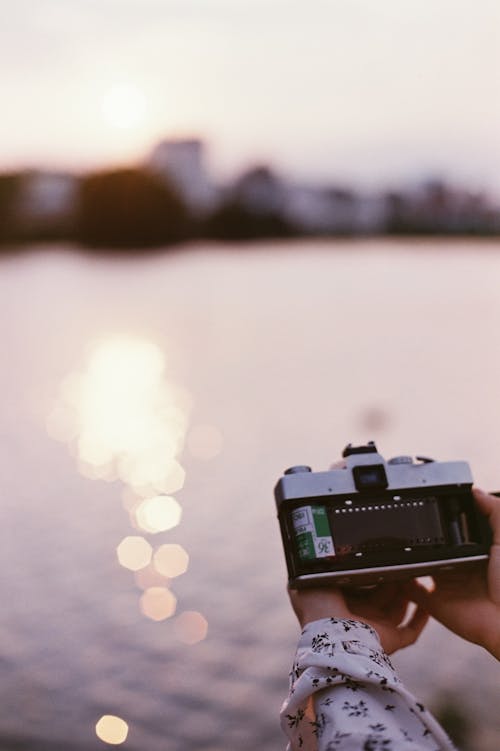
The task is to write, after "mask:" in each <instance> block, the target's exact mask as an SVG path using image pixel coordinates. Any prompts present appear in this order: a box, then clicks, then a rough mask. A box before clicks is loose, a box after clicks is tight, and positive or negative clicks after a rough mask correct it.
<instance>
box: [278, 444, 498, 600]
mask: <svg viewBox="0 0 500 751" xmlns="http://www.w3.org/2000/svg"><path fill="white" fill-rule="evenodd" d="M342 456H343V458H344V462H345V466H343V467H342V468H338V469H331V470H329V471H328V472H312V470H311V468H310V467H306V466H295V467H291V468H290V469H287V470H286V472H285V473H284V476H283V477H281V478H280V480H279V481H278V483H277V485H276V487H275V490H274V495H275V499H276V506H277V510H278V519H279V522H280V529H281V535H282V540H283V546H284V550H285V557H286V563H287V569H288V579H289V585H290V586H291V587H292V588H294V589H302V588H305V587H318V586H323V585H325V586H326V585H329V584H336V585H339V586H353V587H358V586H365V585H374V584H378V583H380V582H383V581H390V580H393V579H402V578H411V577H416V576H425V575H427V574H432V573H436V572H437V571H441V570H449V569H453V568H455V567H457V566H462V565H465V564H471V563H474V562H477V561H482V560H486V559H487V558H488V551H489V548H490V545H491V530H490V527H489V525H488V522H487V520H486V519H485V518H484V517H483V516H482V514H481V513H480V512H479V511H478V510H477V508H476V505H475V502H474V498H473V496H472V475H471V470H470V467H469V465H468V463H467V462H465V461H451V462H438V461H434V460H433V459H429V458H427V457H420V456H419V457H416V458H415V459H413V458H412V457H411V456H396V457H394V458H392V459H389V460H388V461H385V460H384V458H383V457H382V456H381V455H380V454H379V453H378V451H377V448H376V446H375V443H374V442H373V441H370V442H369V443H367V444H366V445H363V446H352V445H351V444H349V445H348V446H346V448H345V449H344V451H343V454H342Z"/></svg>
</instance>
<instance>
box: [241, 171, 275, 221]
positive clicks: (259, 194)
mask: <svg viewBox="0 0 500 751" xmlns="http://www.w3.org/2000/svg"><path fill="white" fill-rule="evenodd" d="M231 193H232V196H233V199H234V200H236V201H237V202H238V203H239V204H240V205H241V206H243V207H244V208H245V209H247V210H248V211H251V212H253V213H255V214H260V215H266V214H274V215H280V214H282V213H283V211H284V209H285V205H286V188H285V185H284V184H283V183H282V181H281V180H280V179H279V178H278V177H277V175H276V174H275V173H274V172H273V171H272V170H271V169H270V168H269V167H265V166H259V167H252V168H251V169H249V170H247V172H244V173H243V175H241V177H240V178H239V179H238V180H237V181H236V183H235V184H234V185H233V186H232V188H231Z"/></svg>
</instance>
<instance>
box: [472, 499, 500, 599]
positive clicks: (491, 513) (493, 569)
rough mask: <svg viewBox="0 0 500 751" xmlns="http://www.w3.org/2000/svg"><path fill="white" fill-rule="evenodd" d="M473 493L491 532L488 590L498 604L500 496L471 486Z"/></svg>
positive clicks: (499, 596)
mask: <svg viewBox="0 0 500 751" xmlns="http://www.w3.org/2000/svg"><path fill="white" fill-rule="evenodd" d="M473 494H474V499H475V501H476V503H477V505H478V507H479V509H480V511H482V513H483V514H484V515H485V516H486V517H487V518H488V521H489V523H490V526H491V529H492V532H493V544H492V546H491V549H490V560H489V562H488V591H489V593H490V597H491V599H492V600H493V602H494V603H496V604H497V605H500V498H497V497H496V496H494V495H491V493H485V491H484V490H479V488H473Z"/></svg>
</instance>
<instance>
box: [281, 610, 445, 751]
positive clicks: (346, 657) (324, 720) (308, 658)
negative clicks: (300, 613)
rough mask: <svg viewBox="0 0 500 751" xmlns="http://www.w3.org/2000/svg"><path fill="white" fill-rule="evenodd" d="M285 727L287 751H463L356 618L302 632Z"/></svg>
mask: <svg viewBox="0 0 500 751" xmlns="http://www.w3.org/2000/svg"><path fill="white" fill-rule="evenodd" d="M281 727H282V728H283V730H284V732H285V734H286V735H287V736H288V738H289V741H290V743H289V745H288V747H287V751H297V750H298V749H301V751H456V748H455V746H454V745H453V744H452V742H451V741H450V739H449V738H448V736H447V735H446V733H445V731H444V730H443V728H442V727H441V726H440V725H439V723H438V722H437V721H436V720H435V719H434V717H433V716H432V715H431V714H430V713H429V712H428V711H427V710H426V709H425V707H424V706H423V705H422V704H421V703H420V702H418V701H417V700H416V699H415V697H414V696H413V695H412V694H411V693H410V692H409V691H408V690H407V689H406V688H405V687H404V686H403V684H402V683H401V681H400V680H399V678H398V677H397V675H396V673H395V672H394V668H393V666H392V664H391V661H390V660H389V658H388V656H387V655H386V654H385V652H384V651H383V649H382V647H381V644H380V640H379V638H378V635H377V633H376V632H375V631H374V630H373V629H372V628H371V627H370V626H368V625H367V624H366V623H360V622H359V621H354V620H348V619H338V618H323V619H322V620H319V621H314V622H313V623H309V624H308V625H307V626H306V627H305V628H304V630H303V631H302V634H301V636H300V640H299V644H298V648H297V654H296V657H295V662H294V664H293V667H292V672H291V673H290V693H289V695H288V697H287V699H286V701H285V703H284V704H283V708H282V710H281Z"/></svg>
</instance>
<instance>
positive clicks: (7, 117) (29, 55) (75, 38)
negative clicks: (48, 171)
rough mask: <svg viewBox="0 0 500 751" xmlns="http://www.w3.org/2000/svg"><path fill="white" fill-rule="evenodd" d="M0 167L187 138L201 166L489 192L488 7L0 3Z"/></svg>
mask: <svg viewBox="0 0 500 751" xmlns="http://www.w3.org/2000/svg"><path fill="white" fill-rule="evenodd" d="M2 7H3V11H4V13H3V15H4V19H3V23H2V24H1V28H0V90H1V92H2V116H1V118H0V168H2V169H8V168H12V167H16V168H17V167H24V166H34V165H38V166H53V167H58V168H70V169H86V168H89V167H94V166H97V165H104V164H116V163H121V162H131V161H134V160H137V159H140V158H142V157H143V156H144V155H145V154H146V153H147V152H148V151H149V149H150V148H151V146H152V145H153V144H154V143H155V142H156V141H157V140H158V139H160V138H163V137H169V136H182V135H199V136H202V137H204V138H205V139H206V140H207V143H208V144H209V157H210V166H211V168H212V170H213V173H214V174H215V175H218V176H227V175H229V174H233V173H234V172H236V171H238V170H239V169H241V168H243V167H245V166H247V165H248V164H249V163H252V162H255V161H262V160H265V161H269V162H271V163H272V164H274V165H275V166H276V167H277V168H278V169H280V170H281V171H283V172H284V173H285V174H288V175H290V176H293V175H296V176H301V177H311V178H314V179H324V178H327V177H331V178H336V179H341V180H352V181H354V182H358V183H359V184H365V185H376V184H380V183H384V182H385V183H387V182H390V181H399V182H401V181H405V180H411V179H413V178H415V177H416V178H418V177H422V176H428V175H432V176H438V175H440V176H443V177H445V178H450V179H457V180H460V181H462V182H467V183H468V184H469V185H471V186H483V187H485V188H487V189H489V190H491V191H494V192H495V193H497V194H500V170H499V164H500V138H499V135H498V134H499V133H500V97H499V91H500V3H499V2H498V0H476V2H472V1H469V0H432V2H431V0H424V2H417V1H416V0H378V2H374V0H309V2H306V1H305V0H302V1H301V2H298V1H297V0H36V2H33V0H16V2H15V3H14V2H8V0H4V2H3V6H2Z"/></svg>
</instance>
